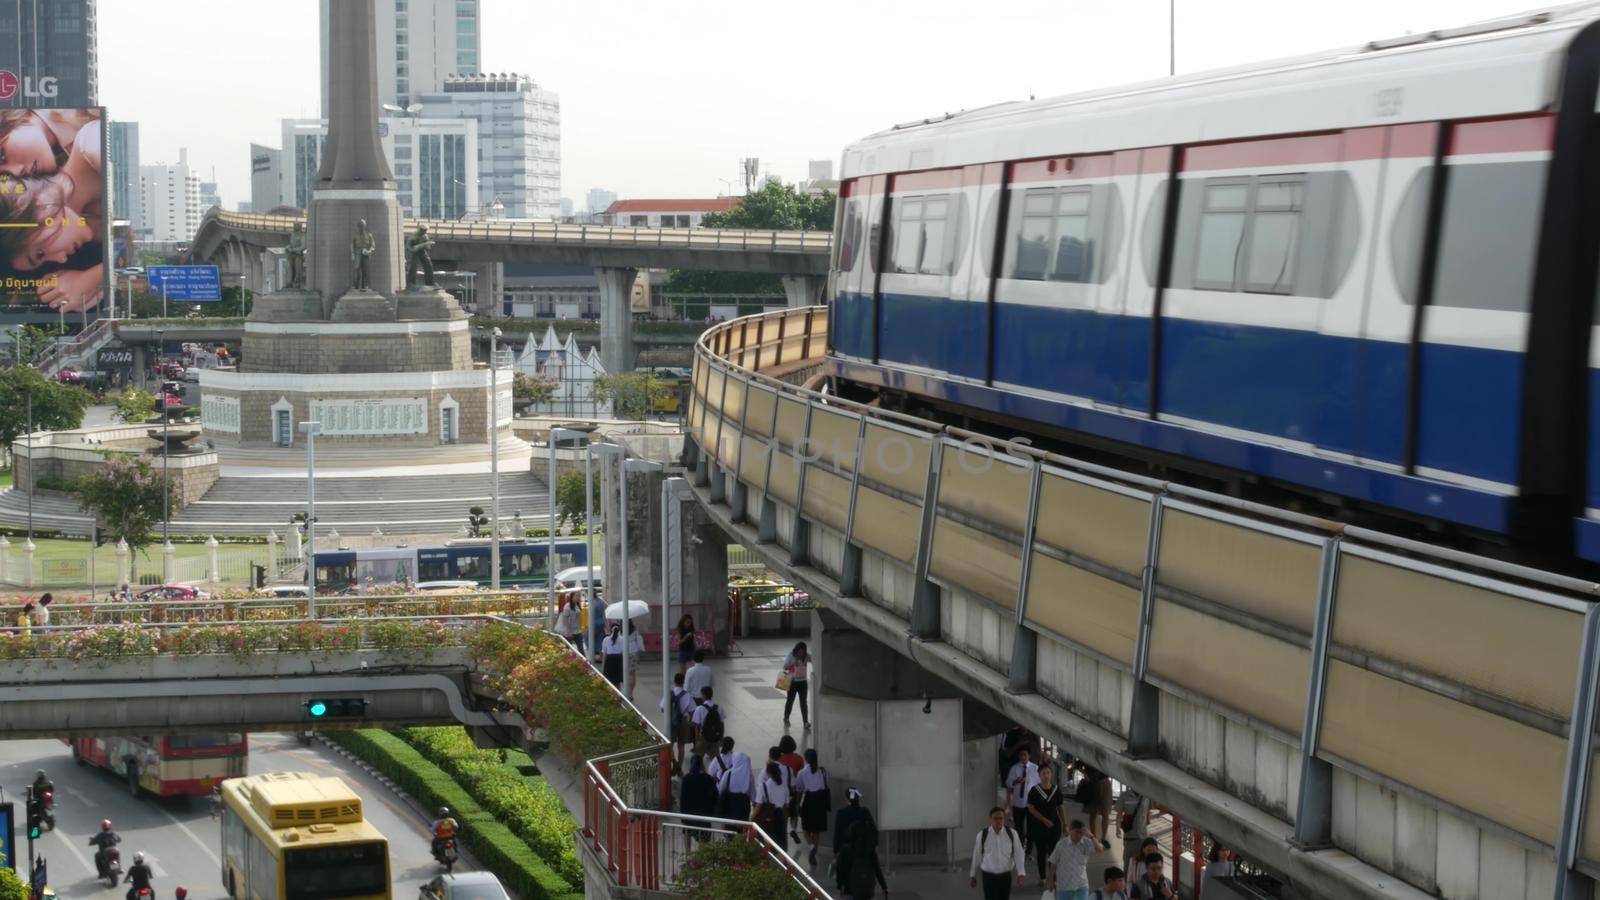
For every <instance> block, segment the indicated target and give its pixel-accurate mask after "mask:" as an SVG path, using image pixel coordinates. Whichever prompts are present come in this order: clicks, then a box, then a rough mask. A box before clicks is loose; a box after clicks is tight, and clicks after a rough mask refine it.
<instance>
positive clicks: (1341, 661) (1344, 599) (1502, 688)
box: [688, 307, 1600, 876]
mask: <svg viewBox="0 0 1600 900" xmlns="http://www.w3.org/2000/svg"><path fill="white" fill-rule="evenodd" d="M826 345H827V317H826V311H825V308H820V307H819V308H816V309H813V310H786V311H783V312H776V313H770V314H766V315H761V316H751V317H746V318H743V319H738V320H734V321H731V322H728V323H724V324H721V325H717V326H713V327H712V328H711V329H709V330H707V331H706V333H705V334H704V335H703V336H702V337H701V339H700V341H699V342H698V344H697V346H696V355H695V361H694V377H693V391H692V394H691V398H690V406H689V413H688V416H689V417H688V428H689V430H690V434H691V437H692V438H693V441H694V444H695V445H696V447H697V448H698V453H699V455H700V458H701V459H702V460H704V461H706V462H707V463H708V464H709V469H708V470H707V472H706V475H707V476H708V477H709V491H710V498H711V500H712V501H713V502H726V503H727V504H728V505H729V508H730V510H731V511H732V514H733V517H734V520H735V521H740V520H743V521H748V522H752V523H756V522H759V523H761V526H760V527H761V529H762V531H763V532H764V534H763V539H765V540H776V541H778V542H779V543H781V544H786V545H787V546H788V548H789V551H790V554H791V557H793V558H795V559H796V560H797V561H800V562H807V563H809V564H811V565H814V566H816V567H818V568H819V569H821V570H823V571H824V572H827V573H828V574H830V575H832V576H833V577H835V578H838V579H839V580H840V583H841V593H844V594H847V595H855V596H859V597H860V599H859V600H843V601H841V602H866V603H871V604H873V605H876V606H880V607H888V608H889V609H891V610H893V611H894V612H895V613H896V614H898V615H901V616H903V617H905V618H907V619H909V620H911V622H912V628H913V631H914V632H916V633H918V634H919V635H924V634H926V636H928V637H931V638H936V639H942V640H945V641H948V642H950V643H951V644H953V645H955V646H957V647H960V648H962V649H963V650H964V651H966V652H967V653H968V655H969V656H973V657H977V658H978V659H980V660H983V661H985V662H987V664H989V665H990V666H993V667H995V668H997V669H999V671H1000V672H1001V673H1002V674H1006V673H1008V671H1009V674H1010V675H1011V677H1012V680H1013V687H1014V688H1016V689H1020V690H1037V691H1038V692H1040V693H1041V694H1044V695H1046V696H1048V697H1049V698H1050V699H1052V700H1053V701H1055V702H1056V703H1058V704H1060V705H1062V706H1065V707H1067V708H1068V709H1070V710H1072V711H1073V712H1075V713H1078V714H1079V715H1081V716H1082V717H1084V718H1087V719H1089V720H1091V721H1094V722H1096V723H1097V724H1100V725H1103V726H1104V727H1106V728H1108V729H1111V730H1113V731H1114V732H1116V733H1119V734H1120V735H1122V736H1123V737H1124V738H1125V739H1127V741H1128V749H1129V750H1130V751H1131V752H1132V753H1133V754H1134V755H1136V756H1160V757H1162V758H1164V759H1166V760H1167V761H1169V762H1171V763H1172V764H1174V765H1176V766H1178V767H1179V768H1181V769H1184V770H1185V771H1187V772H1189V773H1190V774H1193V775H1195V776H1198V777H1200V778H1203V779H1206V780H1209V781H1211V782H1213V783H1215V784H1218V785H1219V786H1223V787H1229V788H1230V789H1231V782H1232V781H1233V780H1234V777H1235V776H1234V773H1233V770H1232V767H1231V762H1230V767H1229V770H1228V774H1227V775H1226V777H1224V774H1223V772H1222V771H1221V769H1220V763H1218V762H1217V761H1216V760H1214V759H1209V758H1207V757H1205V755H1204V752H1205V751H1204V750H1203V749H1202V747H1203V746H1204V745H1203V742H1202V739H1201V738H1200V737H1199V736H1197V735H1195V734H1194V733H1192V732H1193V731H1194V729H1190V732H1191V733H1189V734H1183V733H1180V731H1181V730H1179V729H1176V728H1175V727H1174V726H1173V725H1172V724H1171V723H1170V722H1169V724H1168V726H1167V731H1166V732H1163V731H1162V730H1161V727H1162V726H1161V723H1162V722H1164V721H1167V719H1165V718H1163V717H1162V716H1163V714H1164V712H1165V710H1163V709H1162V703H1163V702H1164V703H1166V704H1167V705H1169V706H1170V707H1173V708H1174V709H1176V708H1181V709H1182V710H1185V711H1189V710H1194V711H1203V712H1204V713H1205V714H1207V715H1214V716H1221V717H1222V718H1223V719H1226V720H1227V721H1228V722H1230V723H1238V724H1239V725H1241V726H1243V727H1246V728H1249V729H1251V730H1252V731H1253V732H1254V733H1257V734H1262V735H1266V736H1267V737H1269V738H1271V739H1272V740H1273V741H1275V742H1277V745H1278V746H1281V747H1283V748H1284V752H1285V755H1286V756H1287V757H1288V759H1287V762H1288V772H1287V778H1286V779H1285V778H1279V779H1277V780H1278V782H1279V784H1278V785H1277V787H1275V788H1272V789H1268V788H1267V787H1259V789H1257V790H1246V791H1245V792H1244V797H1245V799H1246V800H1247V801H1249V802H1250V803H1252V804H1254V805H1256V806H1257V807H1259V808H1262V809H1264V810H1265V811H1267V812H1269V813H1271V814H1273V815H1275V816H1277V817H1278V818H1280V819H1282V820H1283V821H1284V822H1286V823H1294V824H1295V826H1296V827H1297V829H1298V832H1297V836H1298V837H1299V838H1300V839H1301V840H1303V841H1304V842H1305V843H1307V844H1310V845H1317V844H1318V843H1322V844H1326V843H1329V842H1332V843H1335V844H1337V845H1338V846H1340V847H1341V848H1342V849H1344V850H1347V851H1349V852H1350V853H1352V854H1356V855H1357V856H1362V857H1363V858H1364V859H1367V861H1368V862H1371V863H1373V864H1374V865H1377V866H1379V867H1383V866H1385V865H1392V856H1390V857H1389V858H1388V862H1387V863H1386V862H1385V859H1386V857H1385V854H1386V853H1392V850H1390V849H1387V845H1385V848H1383V849H1379V850H1373V849H1372V848H1371V846H1370V842H1369V841H1367V840H1362V841H1361V842H1359V846H1358V842H1357V841H1355V840H1354V839H1353V837H1351V835H1353V834H1355V833H1356V832H1357V831H1358V830H1361V831H1365V830H1366V829H1357V828H1356V827H1355V826H1354V825H1350V826H1349V827H1348V830H1347V831H1344V832H1342V833H1341V832H1340V831H1339V829H1335V828H1331V826H1330V823H1331V822H1332V820H1333V819H1334V817H1335V816H1336V815H1342V814H1339V813H1336V812H1335V811H1333V809H1332V807H1333V803H1332V801H1331V799H1330V796H1329V795H1330V793H1331V791H1332V788H1331V785H1332V783H1333V780H1334V773H1335V772H1340V773H1343V774H1342V775H1341V777H1342V778H1344V779H1345V781H1344V782H1343V783H1345V784H1349V783H1350V780H1351V779H1355V780H1356V782H1357V783H1369V784H1371V783H1375V784H1376V785H1378V786H1381V787H1382V788H1384V789H1386V790H1389V791H1395V792H1399V793H1401V794H1404V795H1406V796H1408V797H1412V798H1422V799H1424V800H1425V801H1426V802H1427V803H1428V804H1429V805H1430V806H1431V807H1432V808H1435V809H1439V810H1443V811H1449V812H1450V813H1451V814H1452V815H1455V816H1459V817H1461V818H1463V819H1465V820H1467V821H1468V822H1470V823H1471V824H1472V825H1474V826H1476V827H1478V828H1479V829H1481V830H1482V831H1483V833H1484V834H1494V835H1500V836H1510V837H1512V838H1514V839H1515V840H1516V841H1518V842H1520V843H1521V844H1523V845H1525V846H1532V847H1538V848H1541V850H1542V852H1543V853H1545V854H1546V857H1547V858H1548V857H1549V855H1550V854H1554V858H1555V860H1556V862H1557V868H1558V870H1561V869H1567V868H1576V869H1579V870H1581V871H1583V872H1585V873H1587V874H1589V875H1591V876H1600V814H1597V815H1596V816H1592V817H1590V816H1586V814H1585V813H1586V809H1587V805H1588V804H1590V803H1594V802H1596V801H1600V785H1597V784H1595V781H1596V779H1597V778H1600V766H1595V765H1593V763H1592V760H1593V757H1594V753H1595V750H1596V745H1595V724H1596V713H1595V709H1596V695H1597V692H1600V612H1597V607H1596V605H1595V603H1594V600H1595V598H1596V597H1597V595H1600V586H1597V585H1596V584H1594V583H1591V582H1587V581H1583V580H1580V579H1575V578H1571V577H1567V576H1564V575H1560V574H1556V573H1550V572H1544V571H1538V570H1534V569H1530V568H1526V567H1523V566H1518V565H1514V564H1510V563H1507V562H1503V561H1499V560H1494V559H1489V558H1485V557H1481V556H1475V555H1472V554H1468V553H1464V552H1460V551H1456V550H1453V549H1450V548H1445V547H1438V546H1433V545H1428V544H1424V543H1420V542H1417V541H1412V540H1408V539H1405V538H1400V537H1396V536H1393V535H1389V534H1384V533H1381V532H1377V531H1373V530H1370V529H1365V528H1358V527H1354V526H1349V525H1345V524H1342V523H1338V522H1332V521H1327V520H1323V519H1319V518H1316V517H1313V516H1307V515H1302V514H1297V513H1294V512H1290V511H1286V510H1282V509H1276V508H1272V507H1269V506H1265V505H1262V504H1257V503H1252V502H1248V501H1243V500H1239V499H1236V498H1232V497H1228V496H1223V495H1219V494H1215V493H1211V492H1208V491H1203V490H1199V489H1196V488H1192V487H1188V486H1185V485H1181V484H1175V483H1171V482H1166V481H1160V480H1157V479H1152V478H1148V477H1144V476H1141V475H1138V474H1135V473H1131V472H1125V471H1119V470H1116V469H1113V468H1109V467H1106V466H1102V465H1096V464H1092V463H1088V462H1084V461H1082V460H1077V459H1072V458H1070V457H1065V456H1061V455H1057V454H1052V453H1046V452H1042V451H1039V450H1036V449H1034V448H1032V447H1030V446H1027V445H1026V443H1024V442H1021V441H1006V440H1003V439H1000V438H996V437H994V436H992V435H983V434H979V433H975V432H971V431H965V430H962V429H959V428H955V427H950V426H945V425H942V424H940V423H937V422H932V421H927V420H921V419H917V418H914V417H910V416H905V415H900V414H896V413H893V412H888V411H885V410H880V409H876V408H872V407H869V406H865V405H863V404H860V403H854V402H851V401H848V400H844V399H841V398H839V397H837V396H832V395H829V394H824V393H819V392H816V391H811V390H806V389H804V388H802V387H798V386H796V385H794V384H792V383H789V382H788V381H786V380H784V379H785V378H792V377H793V372H794V370H795V369H796V368H797V367H798V368H815V367H820V366H821V364H822V363H823V362H824V355H825V353H826ZM773 376H782V377H773ZM791 511H792V512H791ZM791 514H792V515H793V519H790V518H788V517H789V516H790V515H791ZM802 525H804V526H805V527H804V528H803V527H802ZM807 529H809V531H808V530H807ZM818 535H821V537H820V538H819V537H818ZM808 541H809V544H808ZM863 552H872V553H875V554H878V555H880V556H881V557H882V558H883V559H885V560H889V561H896V562H898V563H899V564H900V565H903V566H905V567H906V568H907V569H909V570H910V572H911V577H912V582H911V583H912V584H913V585H917V586H919V587H920V586H921V585H923V584H924V583H927V584H929V585H931V586H932V587H933V588H934V590H933V592H932V597H933V598H934V599H933V601H932V612H931V613H930V612H928V606H927V605H926V604H924V602H923V601H921V600H920V599H913V598H914V597H915V596H916V595H915V594H913V593H912V592H910V591H892V592H890V591H888V590H887V589H884V588H882V587H881V586H880V585H879V584H877V583H866V584H863V583H861V579H860V574H859V573H860V571H861V566H860V560H859V557H858V558H857V559H856V561H855V564H854V565H853V566H852V564H850V563H849V562H847V560H848V558H849V557H850V556H851V555H852V554H860V553H863ZM852 572H854V573H855V574H854V575H852V574H851V573H852ZM852 578H853V579H854V582H853V583H852ZM880 581H883V582H884V583H888V582H887V581H886V580H883V579H880ZM941 592H942V593H943V594H944V596H945V597H946V598H947V600H948V602H950V603H951V604H952V609H954V608H955V606H957V605H958V606H959V607H960V610H959V612H952V613H949V614H948V615H946V616H943V617H941V616H940V615H939V607H938V605H937V603H938V602H939V597H940V595H941ZM918 593H920V591H919V592H918ZM863 595H864V596H863ZM919 615H920V616H924V617H925V618H923V619H921V620H919V618H918V616H919ZM957 615H959V616H961V617H962V620H963V621H967V617H968V616H971V617H979V616H981V617H983V621H984V622H986V623H987V622H990V621H991V620H994V619H998V624H999V627H1000V628H1001V629H1002V630H1001V632H1000V633H1001V635H1002V637H1001V640H1000V649H999V650H997V651H996V650H993V649H990V648H987V647H985V646H980V645H978V644H975V643H972V641H973V640H976V639H970V638H969V636H968V634H964V633H958V632H957V629H955V628H953V627H952V625H951V622H950V621H949V620H950V619H951V618H954V617H955V616H957ZM929 623H931V624H929ZM965 630H966V629H962V631H965ZM975 630H976V629H974V631H975ZM1012 630H1014V632H1015V636H1016V638H1017V641H1018V642H1019V643H1018V644H1016V646H1022V643H1021V642H1024V641H1026V642H1033V641H1037V643H1038V646H1039V648H1040V649H1039V651H1038V655H1037V656H1032V657H1031V659H1030V662H1028V663H1027V664H1026V665H1011V662H1012V661H1013V660H1012V657H1011V655H1010V651H1012V649H1013V642H1012V640H1011V639H1010V637H1007V635H1008V634H1010V633H1011V632H1012ZM1029 645H1030V646H1031V644H1029ZM1047 645H1048V647H1049V648H1052V649H1051V652H1050V653H1049V654H1048V655H1047V654H1046V653H1045V650H1046V647H1047ZM1053 648H1060V649H1061V651H1062V652H1059V653H1058V652H1056V650H1055V649H1053ZM1062 659H1065V660H1068V662H1066V663H1061V662H1058V660H1062ZM1073 659H1083V660H1090V661H1093V662H1094V663H1096V664H1098V665H1101V666H1104V667H1108V668H1110V669H1112V670H1115V671H1117V672H1120V673H1122V674H1123V677H1125V678H1127V679H1129V680H1131V681H1132V682H1133V686H1134V688H1135V690H1134V691H1133V697H1134V700H1133V703H1132V704H1131V707H1130V706H1129V705H1128V704H1127V701H1126V699H1125V698H1126V695H1125V694H1124V693H1122V692H1121V691H1110V692H1106V691H1096V690H1095V688H1094V686H1093V685H1092V684H1091V685H1088V686H1083V685H1080V683H1078V682H1075V681H1074V680H1073V679H1072V678H1071V676H1070V673H1065V674H1059V675H1058V674H1057V672H1056V671H1055V670H1054V669H1052V668H1051V667H1054V666H1057V665H1070V660H1073ZM1090 681H1091V682H1092V681H1093V679H1090ZM1097 695H1098V696H1097ZM1173 714H1174V715H1176V713H1175V712H1174V713H1173ZM1231 734H1232V732H1231V731H1230V746H1231V740H1232V739H1231ZM1491 773H1492V774H1491ZM1260 777H1264V776H1257V775H1255V774H1254V773H1252V774H1251V778H1260ZM1284 781H1287V782H1288V784H1287V787H1285V786H1284V785H1283V784H1282V782H1284ZM1441 815H1442V813H1441ZM1442 827H1443V826H1442V824H1441V828H1442Z"/></svg>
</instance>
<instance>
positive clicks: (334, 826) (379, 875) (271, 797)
mask: <svg viewBox="0 0 1600 900" xmlns="http://www.w3.org/2000/svg"><path fill="white" fill-rule="evenodd" d="M221 831H222V886H223V887H224V888H225V889H226V890H227V892H228V896H229V897H235V898H239V900H245V898H249V900H258V898H259V900H331V898H353V900H368V898H370V900H378V898H383V900H389V898H390V897H392V896H393V892H392V891H391V890H390V882H389V842H388V841H387V840H386V839H384V836H383V834H382V833H380V832H379V831H378V829H376V828H374V827H372V825H371V823H369V822H367V820H366V818H365V817H364V816H363V813H362V807H361V798H360V797H358V796H356V793H355V792H354V791H352V790H351V789H350V787H349V786H348V785H346V784H345V783H344V782H343V781H341V780H339V779H338V778H334V777H331V776H327V775H313V774H311V773H309V772H272V773H269V774H265V775H249V776H246V777H244V778H235V779H232V780H230V781H226V782H223V784H222V829H221Z"/></svg>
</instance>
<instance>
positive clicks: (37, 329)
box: [6, 325, 62, 363]
mask: <svg viewBox="0 0 1600 900" xmlns="http://www.w3.org/2000/svg"><path fill="white" fill-rule="evenodd" d="M61 333H62V332H61V331H60V326H57V325H50V326H48V327H46V326H44V325H23V326H21V327H20V328H18V329H17V330H16V331H13V332H12V333H11V340H12V345H11V358H10V359H8V360H6V361H7V362H23V363H31V362H33V361H34V360H35V359H37V358H38V356H39V354H40V353H43V352H44V350H45V348H46V347H48V346H50V345H51V344H53V343H55V340H56V338H57V337H58V336H60V334H61Z"/></svg>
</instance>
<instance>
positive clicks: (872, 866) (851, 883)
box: [811, 822, 889, 900]
mask: <svg viewBox="0 0 1600 900" xmlns="http://www.w3.org/2000/svg"><path fill="white" fill-rule="evenodd" d="M848 840H849V843H847V844H846V845H845V848H844V850H843V852H841V853H840V854H839V859H838V863H837V865H835V866H834V873H835V875H836V881H837V884H838V886H839V892H840V894H841V895H842V896H843V897H844V898H845V900H869V898H871V897H872V896H874V894H875V891H874V890H873V888H874V886H876V887H881V888H883V895H884V896H885V897H887V896H889V882H888V881H886V880H884V877H883V864H882V863H881V862H879V861H878V845H877V841H876V839H875V837H874V836H873V831H872V828H871V827H870V826H868V825H867V824H866V823H864V822H857V823H856V824H855V825H852V826H851V827H850V835H849V839H848ZM811 852H812V855H813V857H814V856H815V855H816V850H814V849H813V850H812V851H811Z"/></svg>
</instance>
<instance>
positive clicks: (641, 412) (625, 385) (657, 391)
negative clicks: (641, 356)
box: [579, 372, 671, 499]
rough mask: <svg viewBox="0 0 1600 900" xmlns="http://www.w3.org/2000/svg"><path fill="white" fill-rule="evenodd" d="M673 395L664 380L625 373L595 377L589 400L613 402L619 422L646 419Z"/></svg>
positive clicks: (645, 373) (613, 411) (612, 411)
mask: <svg viewBox="0 0 1600 900" xmlns="http://www.w3.org/2000/svg"><path fill="white" fill-rule="evenodd" d="M670 393H671V390H670V389H669V388H668V387H667V386H666V385H665V384H664V383H662V381H661V379H659V378H657V377H656V376H654V375H651V374H650V373H648V372H623V373H621V374H617V375H597V376H595V379H594V387H593V388H591V389H590V391H589V397H590V399H591V400H593V401H594V402H595V403H610V404H611V414H612V415H614V416H616V417H617V418H619V419H643V418H645V417H646V416H648V415H649V414H650V411H651V410H653V409H655V408H656V404H658V403H660V402H661V401H663V400H665V399H666V398H667V395H668V394H670ZM579 497H580V499H581V497H582V495H581V494H580V495H579Z"/></svg>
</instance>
